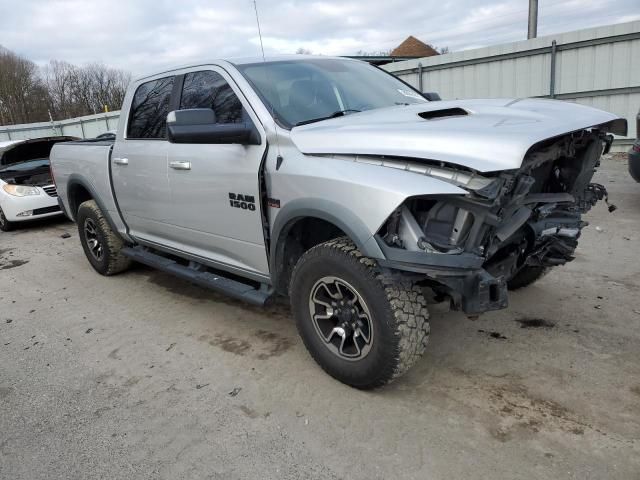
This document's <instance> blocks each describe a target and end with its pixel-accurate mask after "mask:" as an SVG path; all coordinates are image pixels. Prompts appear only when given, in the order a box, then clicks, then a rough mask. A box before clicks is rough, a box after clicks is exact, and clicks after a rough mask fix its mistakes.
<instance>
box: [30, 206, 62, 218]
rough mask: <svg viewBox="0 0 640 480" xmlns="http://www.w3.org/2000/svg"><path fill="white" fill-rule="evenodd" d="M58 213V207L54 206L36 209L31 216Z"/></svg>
mask: <svg viewBox="0 0 640 480" xmlns="http://www.w3.org/2000/svg"><path fill="white" fill-rule="evenodd" d="M59 211H60V207H59V206H58V205H54V206H53V207H44V208H36V209H35V210H34V211H33V215H34V216H35V215H44V214H45V213H54V212H59Z"/></svg>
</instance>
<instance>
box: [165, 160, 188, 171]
mask: <svg viewBox="0 0 640 480" xmlns="http://www.w3.org/2000/svg"><path fill="white" fill-rule="evenodd" d="M169 166H170V167H171V168H173V169H174V170H191V162H169Z"/></svg>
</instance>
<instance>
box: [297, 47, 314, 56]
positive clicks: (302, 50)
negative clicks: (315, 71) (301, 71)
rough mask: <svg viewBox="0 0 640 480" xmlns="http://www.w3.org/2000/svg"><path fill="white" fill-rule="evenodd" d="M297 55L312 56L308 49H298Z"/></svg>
mask: <svg viewBox="0 0 640 480" xmlns="http://www.w3.org/2000/svg"><path fill="white" fill-rule="evenodd" d="M296 54H297V55H312V53H311V50H309V49H308V48H303V47H300V48H298V49H297V50H296Z"/></svg>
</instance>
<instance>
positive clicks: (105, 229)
mask: <svg viewBox="0 0 640 480" xmlns="http://www.w3.org/2000/svg"><path fill="white" fill-rule="evenodd" d="M76 221H77V223H78V233H79V234H80V243H82V248H83V249H84V253H85V255H86V256H87V259H88V260H89V263H91V266H92V267H93V268H94V269H95V270H96V271H97V272H98V273H100V274H102V275H114V274H116V273H120V272H122V271H124V270H126V269H127V268H129V266H130V265H131V260H130V259H129V258H127V257H125V256H124V255H123V254H122V252H121V250H122V247H124V242H123V241H122V238H120V236H119V235H118V234H117V233H115V232H114V231H113V230H112V229H111V227H110V226H109V222H107V220H106V219H105V218H104V215H103V214H102V211H101V210H100V208H99V207H98V205H97V204H96V202H95V201H94V200H89V201H87V202H84V203H82V204H81V205H80V208H78V215H77V218H76Z"/></svg>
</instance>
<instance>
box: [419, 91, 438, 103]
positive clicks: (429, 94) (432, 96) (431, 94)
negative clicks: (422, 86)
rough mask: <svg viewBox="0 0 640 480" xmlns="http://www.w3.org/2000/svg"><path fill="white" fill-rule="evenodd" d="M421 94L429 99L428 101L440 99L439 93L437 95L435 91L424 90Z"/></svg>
mask: <svg viewBox="0 0 640 480" xmlns="http://www.w3.org/2000/svg"><path fill="white" fill-rule="evenodd" d="M422 96H423V97H424V98H426V99H427V100H429V101H430V102H436V101H438V100H442V99H441V98H440V95H438V94H437V93H436V92H424V93H423V94H422Z"/></svg>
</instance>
